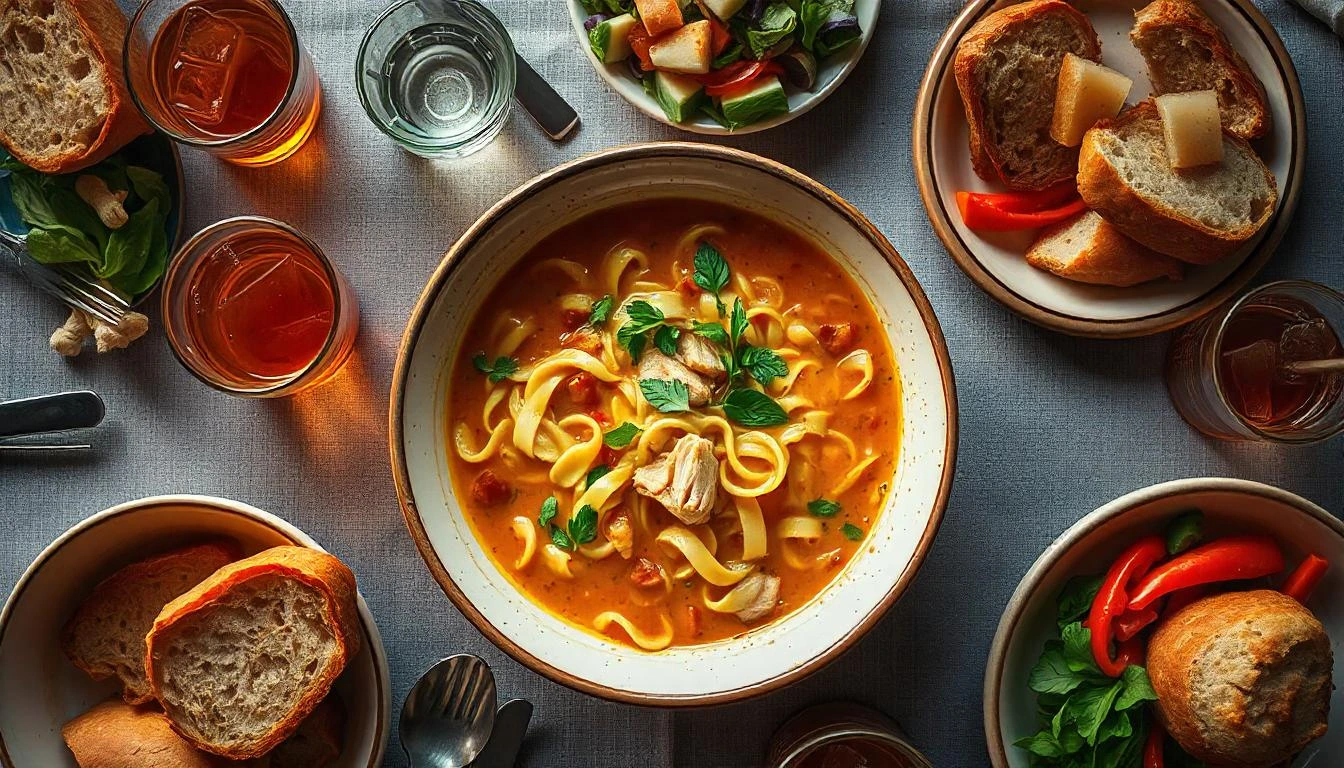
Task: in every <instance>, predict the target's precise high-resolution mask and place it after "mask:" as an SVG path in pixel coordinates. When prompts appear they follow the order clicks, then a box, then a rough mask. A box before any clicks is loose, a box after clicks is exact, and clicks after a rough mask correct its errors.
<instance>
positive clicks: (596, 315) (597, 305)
mask: <svg viewBox="0 0 1344 768" xmlns="http://www.w3.org/2000/svg"><path fill="white" fill-rule="evenodd" d="M613 304H615V299H613V298H612V297H611V294H610V293H608V294H607V295H606V296H603V297H602V298H600V299H598V300H597V301H594V302H593V309H592V311H590V312H589V313H588V324H589V325H591V326H593V327H594V328H601V327H602V326H604V325H606V323H607V318H609V317H611V308H612V305H613Z"/></svg>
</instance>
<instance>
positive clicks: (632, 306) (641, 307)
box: [625, 299, 667, 333]
mask: <svg viewBox="0 0 1344 768" xmlns="http://www.w3.org/2000/svg"><path fill="white" fill-rule="evenodd" d="M625 314H626V316H628V317H629V318H630V322H631V323H633V324H634V325H635V326H637V327H638V328H639V332H640V333H643V332H644V331H651V330H653V329H654V328H656V327H658V326H659V325H661V324H662V323H663V322H664V321H665V320H666V319H667V318H666V317H664V316H663V311H662V310H661V309H659V308H657V307H655V306H653V305H652V304H650V303H649V302H647V301H644V300H643V299H636V300H635V301H632V302H630V303H629V304H628V305H627V306H626V308H625Z"/></svg>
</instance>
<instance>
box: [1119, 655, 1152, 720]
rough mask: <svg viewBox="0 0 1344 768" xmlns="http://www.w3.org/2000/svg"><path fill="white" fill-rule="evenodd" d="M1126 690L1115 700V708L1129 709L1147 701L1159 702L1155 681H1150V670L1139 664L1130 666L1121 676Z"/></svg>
mask: <svg viewBox="0 0 1344 768" xmlns="http://www.w3.org/2000/svg"><path fill="white" fill-rule="evenodd" d="M1120 682H1122V683H1124V684H1125V686H1124V689H1123V690H1122V691H1120V695H1119V696H1118V697H1117V698H1116V700H1115V708H1116V709H1120V710H1125V709H1129V708H1131V707H1133V706H1135V705H1136V704H1141V703H1143V702H1145V701H1157V692H1156V691H1154V690H1153V681H1152V680H1150V679H1148V670H1146V669H1144V668H1143V667H1140V666H1139V665H1138V664H1130V665H1129V666H1128V667H1125V671H1124V672H1122V673H1121V674H1120Z"/></svg>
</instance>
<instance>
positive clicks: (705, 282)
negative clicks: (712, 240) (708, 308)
mask: <svg viewBox="0 0 1344 768" xmlns="http://www.w3.org/2000/svg"><path fill="white" fill-rule="evenodd" d="M728 277H729V272H728V262H727V261H725V260H724V258H723V254H721V253H719V249H717V248H715V247H714V246H712V245H710V244H709V243H706V242H701V243H700V247H699V248H697V249H696V250H695V274H694V275H692V276H691V279H692V280H694V281H695V284H696V285H698V286H700V287H701V288H703V289H704V290H706V291H708V292H710V293H712V294H714V304H715V305H716V306H718V308H719V317H723V315H724V312H725V311H726V309H725V307H724V306H723V299H721V298H719V291H722V290H723V289H724V288H725V287H727V285H728Z"/></svg>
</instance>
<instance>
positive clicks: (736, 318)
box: [728, 299, 747, 344]
mask: <svg viewBox="0 0 1344 768" xmlns="http://www.w3.org/2000/svg"><path fill="white" fill-rule="evenodd" d="M746 332H747V310H746V309H745V308H744V307H743V306H742V299H734V300H733V314H732V317H731V318H729V320H728V335H730V336H732V338H733V343H734V344H737V343H738V342H740V341H742V334H744V333H746Z"/></svg>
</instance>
